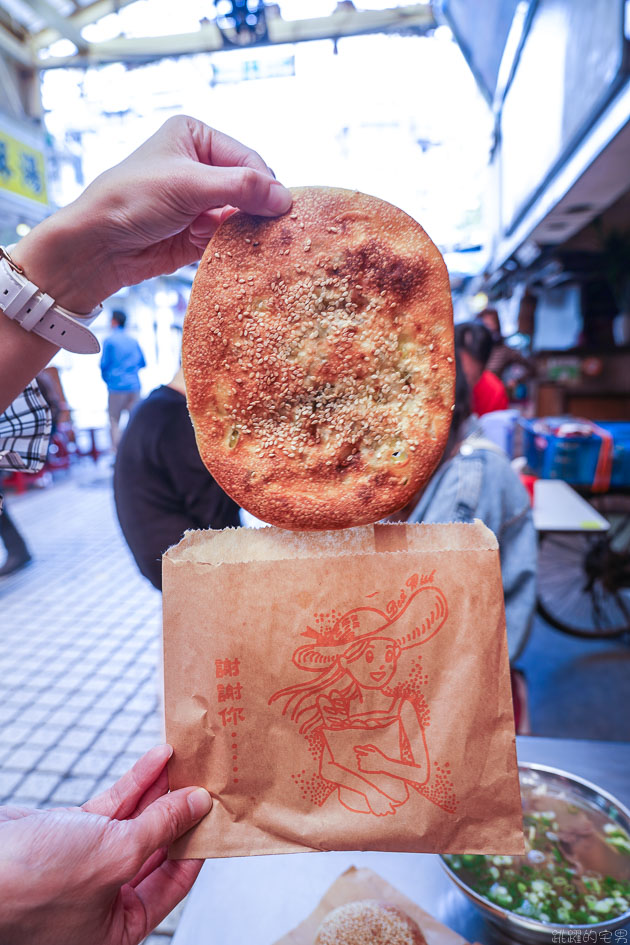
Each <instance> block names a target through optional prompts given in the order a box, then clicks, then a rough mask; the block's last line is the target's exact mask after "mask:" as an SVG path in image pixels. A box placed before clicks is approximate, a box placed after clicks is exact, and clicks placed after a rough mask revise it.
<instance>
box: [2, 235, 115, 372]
mask: <svg viewBox="0 0 630 945" xmlns="http://www.w3.org/2000/svg"><path fill="white" fill-rule="evenodd" d="M11 249H13V246H9V247H8V249H5V248H4V246H0V311H2V312H4V314H5V315H6V316H7V318H11V319H13V321H15V322H17V324H18V325H19V326H20V328H23V329H24V331H34V332H35V334H36V335H40V336H41V337H42V338H45V339H46V341H51V342H52V343H53V344H54V345H57V346H58V347H59V348H65V349H66V351H73V352H74V353H75V354H96V353H97V352H99V351H100V350H101V346H100V344H99V342H98V339H97V338H96V337H95V335H93V334H92V332H91V331H90V328H89V326H90V325H91V324H92V322H93V321H94V319H95V318H96V317H97V315H99V314H100V313H101V312H102V310H103V306H102V305H97V307H96V308H94V309H92V311H91V312H90V313H89V314H88V315H76V314H75V313H74V312H69V311H68V310H67V309H65V308H62V307H61V305H57V304H56V302H55V300H54V299H53V298H52V297H51V296H50V295H46V293H45V292H42V291H41V290H40V289H38V288H37V286H36V285H33V283H32V282H29V281H28V279H27V278H26V276H25V274H24V270H23V269H22V267H21V266H18V264H17V263H16V262H14V261H13V259H11V256H10V255H9V250H11Z"/></svg>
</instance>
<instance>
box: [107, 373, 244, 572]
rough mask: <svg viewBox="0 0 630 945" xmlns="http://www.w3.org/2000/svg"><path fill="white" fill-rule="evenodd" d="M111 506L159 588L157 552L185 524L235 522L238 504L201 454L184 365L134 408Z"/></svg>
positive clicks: (141, 564)
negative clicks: (216, 478) (211, 472)
mask: <svg viewBox="0 0 630 945" xmlns="http://www.w3.org/2000/svg"><path fill="white" fill-rule="evenodd" d="M114 498H115V500H116V512H117V514H118V521H119V523H120V527H121V529H122V532H123V535H124V536H125V540H126V542H127V544H128V545H129V549H130V551H131V553H132V555H133V556H134V558H135V561H136V564H137V565H138V567H139V569H140V571H141V572H142V574H143V575H144V576H145V577H146V578H148V580H149V581H151V584H153V586H154V587H156V588H158V590H162V560H161V559H162V554H163V553H164V552H165V551H166V549H167V548H170V547H171V545H175V544H177V542H178V541H179V540H180V538H181V537H182V535H183V534H184V532H185V531H186V529H188V528H227V527H229V526H236V525H239V524H240V521H239V514H238V509H239V507H238V505H237V504H236V503H235V502H233V501H232V499H230V497H229V496H228V495H227V494H226V493H225V492H224V491H223V489H221V487H220V486H219V485H218V484H217V483H216V482H215V481H214V479H213V478H212V476H211V475H210V473H209V472H208V470H207V469H206V467H205V466H204V465H203V463H202V461H201V457H200V456H199V451H198V450H197V444H196V442H195V433H194V430H193V425H192V422H191V420H190V417H189V415H188V409H187V407H186V389H185V386H184V376H183V372H182V370H181V368H180V370H179V371H178V372H177V374H176V375H175V377H174V378H173V380H172V381H171V382H170V384H167V385H163V386H161V387H158V388H156V389H155V390H154V391H152V392H151V393H150V394H149V396H148V397H147V398H146V399H145V400H143V401H142V402H141V403H140V404H138V406H137V407H136V408H135V410H134V411H133V413H132V414H131V417H130V418H129V423H128V424H127V427H126V429H125V431H124V433H123V436H122V439H121V441H120V445H119V447H118V453H117V455H116V464H115V467H114Z"/></svg>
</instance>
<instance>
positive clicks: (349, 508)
mask: <svg viewBox="0 0 630 945" xmlns="http://www.w3.org/2000/svg"><path fill="white" fill-rule="evenodd" d="M293 194H294V197H293V207H292V209H291V212H290V213H288V214H286V215H285V216H283V217H278V218H277V219H276V218H274V219H270V218H269V217H252V216H248V215H247V214H244V213H235V214H234V215H233V216H231V217H230V218H229V219H228V220H227V221H226V222H225V223H224V224H223V225H222V226H221V227H220V229H219V230H218V232H217V233H216V235H215V236H214V237H213V238H212V240H211V241H210V243H209V245H208V248H207V249H206V252H205V254H204V257H203V259H202V261H201V264H200V266H199V269H198V272H197V275H196V277H195V282H194V285H193V288H192V292H191V295H190V304H189V306H188V312H187V315H186V321H185V323H184V337H183V344H182V356H183V365H184V374H185V377H186V390H187V393H188V408H189V410H190V415H191V417H192V421H193V424H194V427H195V433H196V435H197V445H198V447H199V452H200V454H201V458H202V460H203V461H204V463H205V464H206V466H207V467H208V469H209V470H210V472H211V473H212V475H213V476H214V478H215V479H216V481H217V482H218V483H219V485H221V486H222V487H223V489H225V491H226V492H227V493H228V494H229V495H230V496H232V498H233V499H234V500H235V501H236V502H238V503H239V505H241V506H242V507H243V508H245V509H247V511H248V512H251V513H252V515H255V516H256V517H257V518H260V519H262V520H263V521H265V522H270V523H271V524H272V525H278V526H280V527H282V528H294V529H330V528H348V527H350V526H353V525H362V524H367V523H371V522H376V521H378V519H380V518H383V517H384V516H386V515H388V514H389V513H390V512H393V511H395V510H396V509H400V508H402V507H403V506H404V505H406V504H407V503H408V502H409V501H410V500H411V498H412V497H413V496H414V495H415V493H416V492H417V491H418V490H419V489H420V487H421V486H423V485H424V483H425V482H426V481H427V480H428V478H429V476H430V475H431V473H432V472H433V470H434V469H435V467H436V465H437V463H438V461H439V459H440V456H441V455H442V451H443V449H444V445H445V443H446V439H447V437H448V431H449V427H450V423H451V406H452V404H453V385H454V378H455V363H454V360H453V316H452V307H451V292H450V285H449V277H448V272H447V271H446V266H445V265H444V261H443V260H442V257H441V255H440V253H439V251H438V249H437V248H436V247H435V246H434V245H433V243H432V242H431V240H430V239H429V237H428V236H427V234H426V233H425V232H424V230H423V229H422V227H421V226H420V225H419V224H418V223H416V222H415V220H412V219H411V217H409V216H407V214H406V213H403V211H402V210H399V209H397V208H396V207H393V206H392V205H391V204H388V203H386V202H385V201H384V200H378V199H377V198H376V197H370V196H367V195H366V194H360V193H355V192H352V191H348V190H340V189H335V188H326V187H306V188H298V189H296V190H294V191H293Z"/></svg>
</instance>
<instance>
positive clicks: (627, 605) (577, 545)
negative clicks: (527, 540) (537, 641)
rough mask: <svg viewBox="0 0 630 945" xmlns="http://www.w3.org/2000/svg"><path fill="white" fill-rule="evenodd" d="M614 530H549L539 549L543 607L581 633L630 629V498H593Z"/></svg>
mask: <svg viewBox="0 0 630 945" xmlns="http://www.w3.org/2000/svg"><path fill="white" fill-rule="evenodd" d="M590 501H591V503H592V505H594V506H595V507H596V508H597V509H598V511H600V512H601V513H602V515H605V516H606V518H607V519H608V521H609V522H610V525H611V527H610V530H609V531H608V532H598V533H594V532H574V533H573V532H572V533H568V532H565V533H553V532H551V533H547V534H544V535H543V536H541V541H540V546H539V553H538V611H539V613H540V614H541V616H542V617H544V619H545V620H546V621H547V622H548V623H550V624H551V625H552V626H553V627H556V628H557V629H558V630H563V631H564V632H565V633H570V634H572V635H574V636H578V637H592V638H597V637H600V638H605V637H616V636H620V635H621V634H623V633H626V632H628V631H630V497H628V496H625V495H620V496H615V495H606V496H599V497H594V498H592V499H590Z"/></svg>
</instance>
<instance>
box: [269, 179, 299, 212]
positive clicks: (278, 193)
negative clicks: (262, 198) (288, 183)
mask: <svg viewBox="0 0 630 945" xmlns="http://www.w3.org/2000/svg"><path fill="white" fill-rule="evenodd" d="M292 203H293V197H292V195H291V191H290V190H287V188H286V187H284V186H283V185H282V184H281V183H280V182H279V181H277V180H275V181H274V182H273V184H272V185H271V187H270V188H269V196H268V197H267V210H268V211H269V213H286V212H287V210H288V209H289V207H290V206H291V204H292Z"/></svg>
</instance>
